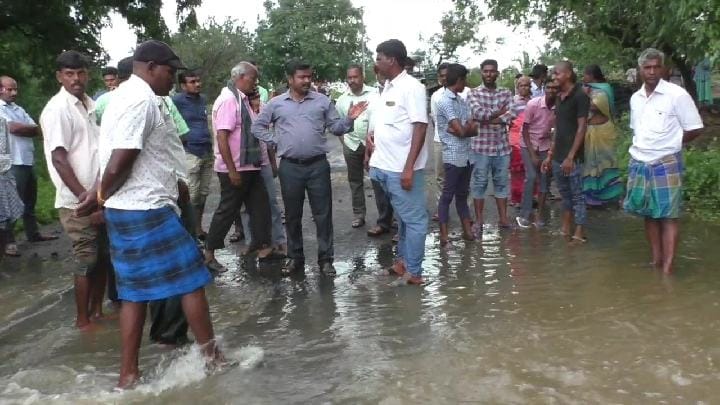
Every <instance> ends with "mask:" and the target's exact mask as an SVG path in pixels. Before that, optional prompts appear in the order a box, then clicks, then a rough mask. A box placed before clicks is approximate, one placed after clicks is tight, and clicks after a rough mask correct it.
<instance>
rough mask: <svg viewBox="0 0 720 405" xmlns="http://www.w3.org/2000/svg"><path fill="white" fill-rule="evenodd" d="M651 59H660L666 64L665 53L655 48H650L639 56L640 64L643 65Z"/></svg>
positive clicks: (661, 62) (662, 63)
mask: <svg viewBox="0 0 720 405" xmlns="http://www.w3.org/2000/svg"><path fill="white" fill-rule="evenodd" d="M649 60H659V61H660V64H661V65H665V54H664V53H662V52H661V51H658V50H657V49H655V48H648V49H646V50H644V51H642V53H641V54H640V56H639V57H638V66H642V65H644V64H645V62H647V61H649Z"/></svg>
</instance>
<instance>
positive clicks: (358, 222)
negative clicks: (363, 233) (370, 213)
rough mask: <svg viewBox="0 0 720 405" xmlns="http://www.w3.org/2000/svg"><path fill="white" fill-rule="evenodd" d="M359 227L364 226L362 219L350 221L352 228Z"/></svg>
mask: <svg viewBox="0 0 720 405" xmlns="http://www.w3.org/2000/svg"><path fill="white" fill-rule="evenodd" d="M361 226H365V220H364V219H362V218H355V220H353V221H352V227H353V228H360V227H361Z"/></svg>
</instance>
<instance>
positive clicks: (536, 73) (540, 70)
mask: <svg viewBox="0 0 720 405" xmlns="http://www.w3.org/2000/svg"><path fill="white" fill-rule="evenodd" d="M547 74H548V67H547V66H545V65H543V64H537V65H535V66H533V68H532V71H531V72H530V77H532V78H533V79H537V78H539V77H541V76H547Z"/></svg>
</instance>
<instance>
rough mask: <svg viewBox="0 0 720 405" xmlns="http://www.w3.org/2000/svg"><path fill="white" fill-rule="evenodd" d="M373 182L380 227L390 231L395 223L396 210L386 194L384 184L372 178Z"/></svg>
mask: <svg viewBox="0 0 720 405" xmlns="http://www.w3.org/2000/svg"><path fill="white" fill-rule="evenodd" d="M371 183H372V187H373V192H374V193H375V206H376V207H377V211H378V219H377V224H378V226H379V227H381V228H383V229H385V230H388V231H389V230H390V228H392V223H393V214H394V212H393V207H392V204H390V199H389V198H388V196H387V194H385V190H383V188H382V185H381V184H380V183H378V182H377V181H375V180H372V181H371Z"/></svg>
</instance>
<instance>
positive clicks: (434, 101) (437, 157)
mask: <svg viewBox="0 0 720 405" xmlns="http://www.w3.org/2000/svg"><path fill="white" fill-rule="evenodd" d="M448 65H449V64H448V63H441V64H440V65H438V68H437V81H438V85H439V86H440V87H439V88H438V89H437V90H435V92H434V93H433V94H432V95H431V96H430V121H432V124H433V132H434V136H433V162H434V163H435V182H436V184H437V193H436V196H435V197H436V200H438V201H439V200H440V196H441V195H442V191H443V181H444V179H445V172H444V171H443V168H444V162H443V157H442V155H443V144H442V142H441V141H440V132H439V131H438V122H437V114H438V110H437V105H438V103H439V102H440V99H441V98H443V94H445V84H446V81H447V70H448ZM439 205H440V203H439V202H438V206H439ZM438 219H439V214H438V212H437V211H436V212H435V215H433V221H437V220H438Z"/></svg>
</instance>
